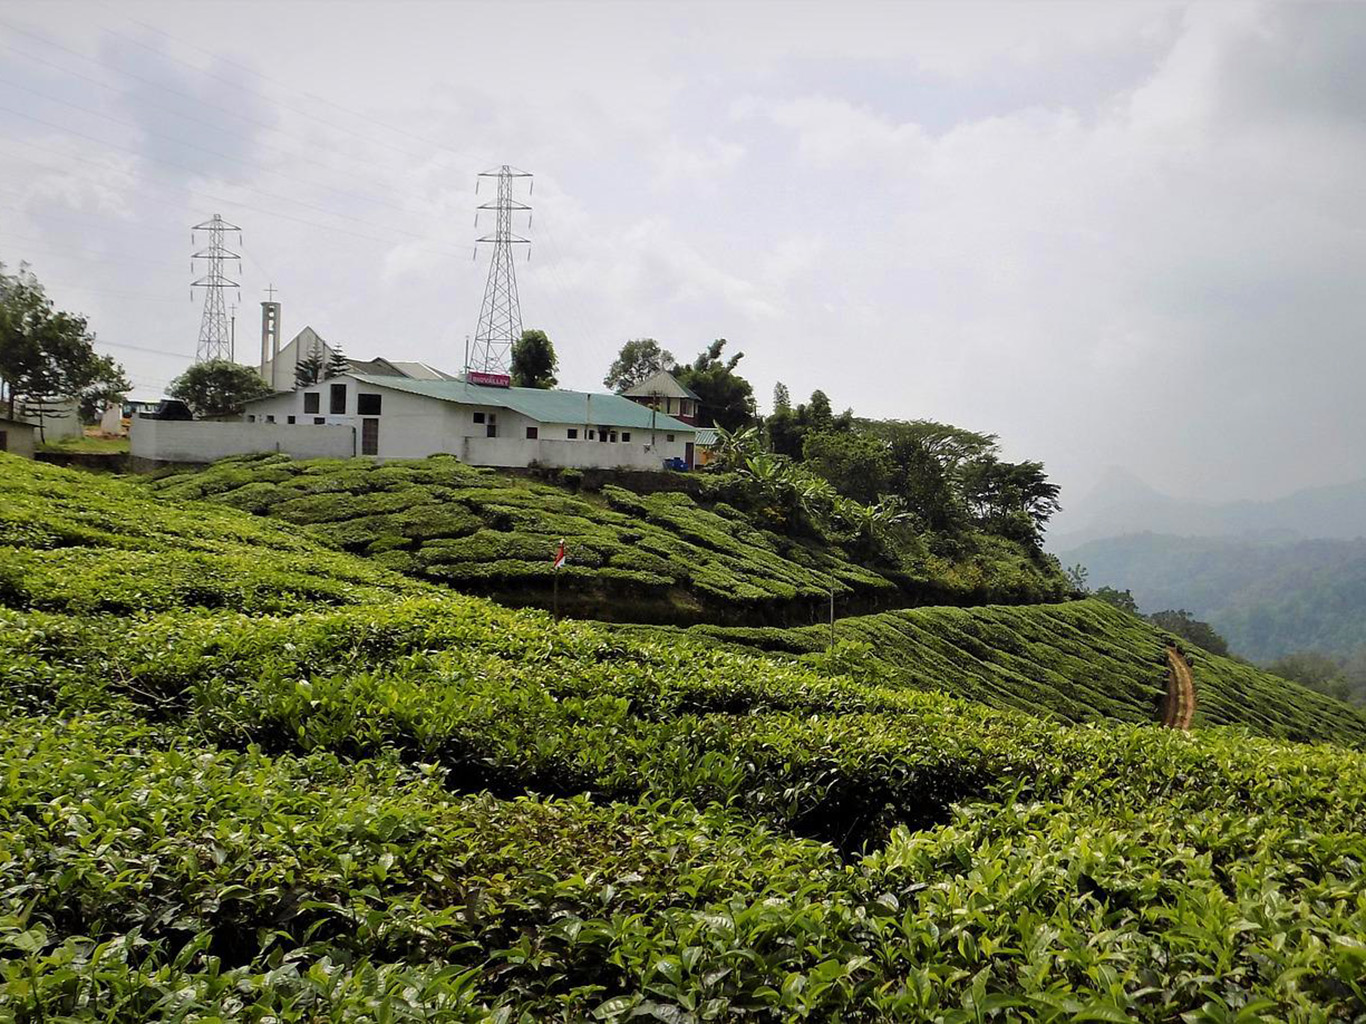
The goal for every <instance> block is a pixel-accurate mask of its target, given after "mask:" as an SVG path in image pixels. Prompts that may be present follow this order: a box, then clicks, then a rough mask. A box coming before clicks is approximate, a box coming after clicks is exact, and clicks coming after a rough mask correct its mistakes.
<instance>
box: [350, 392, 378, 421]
mask: <svg viewBox="0 0 1366 1024" xmlns="http://www.w3.org/2000/svg"><path fill="white" fill-rule="evenodd" d="M383 397H384V396H383V395H366V394H358V395H356V415H357V416H378V415H379V406H380V399H382V398H383Z"/></svg>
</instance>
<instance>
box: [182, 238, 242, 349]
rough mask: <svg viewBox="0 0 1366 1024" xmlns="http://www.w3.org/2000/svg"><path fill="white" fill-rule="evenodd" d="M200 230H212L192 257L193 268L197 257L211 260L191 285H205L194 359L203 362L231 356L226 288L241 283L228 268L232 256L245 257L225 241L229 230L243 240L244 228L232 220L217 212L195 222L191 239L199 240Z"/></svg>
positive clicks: (231, 346)
mask: <svg viewBox="0 0 1366 1024" xmlns="http://www.w3.org/2000/svg"><path fill="white" fill-rule="evenodd" d="M199 231H207V232H208V233H209V244H208V246H207V247H206V248H204V249H200V250H199V251H198V252H197V253H195V254H194V255H193V256H191V257H190V266H191V268H194V267H195V260H203V261H204V262H206V263H207V264H208V267H207V273H205V274H204V276H203V277H200V278H198V279H197V280H195V281H192V282H190V287H191V288H192V289H194V288H203V289H204V319H203V320H201V321H200V322H199V346H198V348H196V349H195V353H194V361H195V362H196V363H202V362H204V361H206V360H209V359H232V358H233V355H234V353H233V344H232V327H231V326H230V324H229V321H228V304H227V301H226V300H225V299H224V297H223V292H224V291H225V290H226V289H228V288H237V287H239V286H238V284H237V282H236V281H234V280H233V279H232V278H231V277H229V276H228V271H227V268H228V267H229V266H231V264H230V263H229V262H228V261H229V260H239V261H240V260H241V259H242V257H241V256H239V255H238V254H237V253H235V252H229V251H228V249H227V247H226V246H225V245H224V244H223V235H224V233H225V232H228V231H236V232H237V240H238V242H239V243H240V242H241V240H242V229H241V228H239V227H238V226H237V225H235V224H229V223H228V222H227V221H225V220H224V219H223V218H222V217H220V216H219V215H218V214H216V213H215V214H214V215H213V220H206V221H205V222H204V223H203V224H196V225H195V226H194V228H193V229H192V230H191V234H190V240H191V241H192V242H197V241H198V238H197V236H196V234H195V232H199ZM191 294H194V293H193V292H191Z"/></svg>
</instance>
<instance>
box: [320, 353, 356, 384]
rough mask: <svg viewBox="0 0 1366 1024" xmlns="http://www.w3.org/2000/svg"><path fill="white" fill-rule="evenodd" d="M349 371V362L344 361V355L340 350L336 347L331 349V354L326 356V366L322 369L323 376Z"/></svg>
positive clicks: (335, 375) (337, 374) (325, 377)
mask: <svg viewBox="0 0 1366 1024" xmlns="http://www.w3.org/2000/svg"><path fill="white" fill-rule="evenodd" d="M350 372H351V364H350V363H348V362H347V361H346V356H345V355H343V354H342V350H341V349H339V348H337V349H333V350H332V354H331V355H330V356H328V357H327V366H326V367H324V369H323V378H324V379H327V378H329V377H340V376H341V375H342V374H343V373H350Z"/></svg>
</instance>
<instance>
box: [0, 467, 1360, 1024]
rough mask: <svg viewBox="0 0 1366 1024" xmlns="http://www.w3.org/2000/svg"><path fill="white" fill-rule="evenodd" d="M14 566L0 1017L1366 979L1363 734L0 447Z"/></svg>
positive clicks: (1163, 997)
mask: <svg viewBox="0 0 1366 1024" xmlns="http://www.w3.org/2000/svg"><path fill="white" fill-rule="evenodd" d="M131 556H137V557H131ZM247 562H251V563H253V564H252V565H251V566H250V567H249V566H248V565H247V564H246V563H247ZM303 564H307V565H309V566H311V567H312V569H311V574H310V575H309V576H308V579H307V580H306V581H304V583H306V585H307V586H308V587H309V588H312V592H314V593H317V594H319V595H322V596H320V597H318V598H312V597H309V598H305V597H303V596H302V595H303V591H301V590H300V586H301V585H303V584H302V583H301V578H300V575H299V568H300V566H301V565H303ZM0 567H3V573H4V576H3V578H4V580H5V585H4V588H3V589H2V590H0V779H3V784H2V785H0V881H2V883H3V884H0V948H2V949H3V950H4V952H3V955H0V1019H14V1020H17V1021H22V1022H25V1024H27V1022H36V1021H57V1020H63V1021H70V1020H82V1021H85V1020H88V1021H96V1020H99V1021H111V1020H112V1021H150V1020H182V1021H189V1020H200V1021H205V1020H211V1019H218V1020H255V1021H263V1022H264V1021H267V1020H269V1021H289V1022H294V1021H299V1022H302V1021H319V1020H330V1021H331V1020H337V1021H402V1020H426V1021H497V1022H513V1021H516V1022H528V1024H530V1022H539V1021H546V1020H598V1021H609V1022H617V1021H626V1020H638V1019H645V1020H650V1019H654V1020H665V1021H677V1022H684V1021H704V1020H705V1021H741V1020H748V1021H788V1020H799V1019H806V1020H829V1021H848V1022H855V1021H868V1022H871V1021H885V1020H908V1021H911V1020H927V1019H933V1020H943V1021H950V1022H959V1021H963V1022H966V1021H988V1020H1001V1021H1006V1020H1021V1021H1074V1020H1146V1021H1169V1020H1177V1019H1181V1020H1185V1021H1189V1022H1204V1021H1210V1022H1213V1021H1233V1020H1244V1021H1251V1020H1261V1019H1266V1020H1305V1021H1336V1020H1342V1021H1348V1020H1355V1019H1359V1018H1360V1017H1361V1015H1362V1014H1363V1013H1366V988H1364V987H1363V982H1362V978H1363V976H1364V975H1366V873H1363V871H1362V870H1361V865H1362V864H1363V863H1366V755H1363V754H1362V753H1361V752H1359V751H1354V750H1350V749H1347V748H1345V747H1334V746H1329V745H1319V746H1299V745H1294V744H1288V743H1285V742H1283V741H1278V740H1273V739H1268V738H1264V737H1259V736H1257V735H1254V734H1253V733H1251V732H1249V731H1245V730H1241V729H1228V728H1218V727H1211V728H1203V729H1197V730H1195V731H1193V732H1191V733H1181V732H1177V731H1173V730H1164V729H1160V728H1158V727H1156V726H1153V725H1139V724H1131V723H1124V722H1110V723H1104V724H1095V723H1093V724H1088V725H1084V726H1075V725H1067V724H1063V723H1060V722H1058V721H1056V720H1050V719H1047V718H1043V717H1036V716H1031V715H1027V714H1023V713H1020V712H1015V711H1005V710H1000V709H995V708H990V707H987V706H986V705H984V704H982V703H980V702H974V701H967V700H963V699H958V698H954V697H951V696H947V695H945V694H942V693H937V692H929V691H925V690H922V689H918V688H917V687H916V686H907V685H904V684H902V683H901V682H899V681H898V680H897V678H896V677H895V676H894V675H890V674H889V675H888V676H887V677H886V678H884V679H881V680H880V681H876V682H873V681H869V680H867V679H865V678H861V677H860V676H859V675H858V674H855V675H852V676H851V675H849V674H846V673H841V672H835V671H832V670H831V667H830V666H828V665H825V666H822V665H818V664H813V663H809V662H806V663H804V662H799V661H794V660H792V659H777V660H773V659H768V658H765V657H763V656H761V655H759V654H757V653H754V652H749V651H742V650H734V649H731V648H729V647H728V646H726V645H718V644H716V643H715V641H714V640H712V641H708V642H705V643H698V642H694V640H693V639H692V638H690V637H689V636H688V635H687V634H684V635H681V636H680V635H665V634H664V633H660V634H658V635H657V636H656V637H650V636H643V635H642V636H633V635H627V634H625V633H623V632H621V631H609V630H607V629H606V628H604V627H602V626H598V625H594V624H590V623H582V622H562V623H559V624H556V623H553V622H552V621H551V620H550V618H549V617H548V616H547V615H545V614H544V613H542V612H537V611H517V610H512V609H507V608H504V607H501V606H499V605H496V604H493V603H491V602H488V601H485V600H482V599H478V598H473V597H468V596H464V595H460V594H454V593H451V592H450V591H449V590H446V589H443V588H439V587H435V586H432V585H429V584H426V583H423V582H420V581H414V580H412V579H409V578H407V577H404V576H402V575H400V574H397V573H392V572H388V571H386V570H384V569H382V568H379V567H377V566H375V565H374V564H373V562H370V561H367V560H365V559H360V558H356V557H354V556H351V555H348V554H345V553H341V552H337V551H335V550H331V549H328V548H325V547H324V546H322V545H321V544H319V543H317V542H316V541H314V540H313V539H312V538H310V537H309V536H307V535H301V534H300V532H299V531H298V530H297V528H295V527H292V526H290V525H289V524H285V523H280V522H276V521H273V520H271V519H265V518H259V517H254V516H251V515H248V514H246V513H244V512H241V511H237V510H231V509H226V508H215V507H212V506H205V505H202V504H200V505H188V506H183V507H182V506H180V505H178V504H176V503H174V502H172V501H169V500H154V499H151V498H149V497H148V495H147V493H146V491H145V489H144V488H142V487H141V486H139V485H135V484H131V483H127V482H123V481H120V480H116V479H100V478H96V477H93V476H81V475H78V474H75V473H72V472H68V471H64V470H58V469H54V468H50V467H43V466H36V465H34V464H32V463H28V462H23V461H20V460H18V459H16V458H14V457H12V456H6V455H0ZM191 567H193V569H195V570H196V571H195V572H191V571H190V568H191ZM86 573H89V574H90V575H91V578H92V581H94V582H92V584H91V585H89V586H86V585H83V575H82V574H86ZM131 594H146V595H148V601H147V604H146V606H145V607H144V608H141V609H138V608H136V607H135V606H134V604H133V603H132V602H133V599H132V598H131V597H130V596H129V595H131Z"/></svg>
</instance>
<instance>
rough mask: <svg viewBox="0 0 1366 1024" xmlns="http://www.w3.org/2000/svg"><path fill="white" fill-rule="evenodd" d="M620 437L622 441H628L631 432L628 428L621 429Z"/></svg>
mask: <svg viewBox="0 0 1366 1024" xmlns="http://www.w3.org/2000/svg"><path fill="white" fill-rule="evenodd" d="M621 439H622V440H623V441H629V440H631V432H630V431H629V430H623V431H622V432H621Z"/></svg>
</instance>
